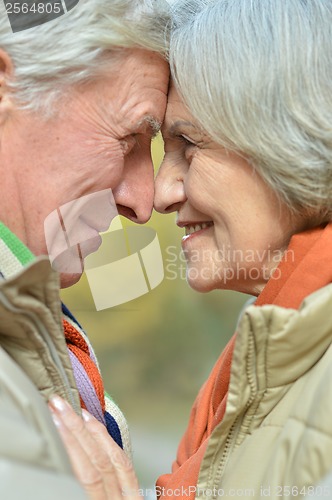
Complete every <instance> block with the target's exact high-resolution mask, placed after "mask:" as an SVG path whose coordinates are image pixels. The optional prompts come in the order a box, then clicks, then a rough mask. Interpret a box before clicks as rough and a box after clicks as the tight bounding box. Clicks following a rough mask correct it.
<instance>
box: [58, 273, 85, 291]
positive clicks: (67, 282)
mask: <svg viewBox="0 0 332 500" xmlns="http://www.w3.org/2000/svg"><path fill="white" fill-rule="evenodd" d="M82 274H83V273H75V274H74V273H72V274H70V273H61V274H60V288H68V287H70V286H72V285H75V283H77V282H78V281H79V280H80V279H81V276H82Z"/></svg>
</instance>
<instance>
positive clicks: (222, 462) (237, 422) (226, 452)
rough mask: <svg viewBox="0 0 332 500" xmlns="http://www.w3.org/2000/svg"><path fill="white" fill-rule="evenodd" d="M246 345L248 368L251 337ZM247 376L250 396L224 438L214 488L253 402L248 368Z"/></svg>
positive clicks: (252, 343)
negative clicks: (240, 414)
mask: <svg viewBox="0 0 332 500" xmlns="http://www.w3.org/2000/svg"><path fill="white" fill-rule="evenodd" d="M248 343H249V349H248V363H247V367H249V366H252V363H253V358H254V341H253V338H252V335H249V338H248ZM247 376H248V381H249V385H250V386H251V395H250V397H249V399H248V401H247V403H246V405H245V407H244V409H243V413H242V417H240V416H239V415H238V416H237V417H236V418H235V420H234V422H233V424H232V426H231V428H230V430H229V433H228V436H227V438H226V442H225V447H224V451H223V454H222V457H221V460H220V465H219V467H218V474H217V476H216V479H215V482H214V486H217V484H219V482H220V480H221V478H222V476H223V473H224V471H225V468H226V464H227V461H228V457H229V455H230V452H231V450H232V448H233V446H234V438H235V435H236V434H237V433H238V430H239V429H241V425H242V423H243V420H244V416H245V413H246V410H247V409H248V408H249V406H250V405H251V404H252V403H253V401H254V400H255V393H256V392H257V391H255V387H254V383H253V380H252V376H251V374H250V373H249V368H248V373H247Z"/></svg>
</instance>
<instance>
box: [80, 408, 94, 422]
mask: <svg viewBox="0 0 332 500" xmlns="http://www.w3.org/2000/svg"><path fill="white" fill-rule="evenodd" d="M82 417H83V420H85V422H91V420H92V416H91V415H90V413H89V412H88V411H86V410H84V409H83V410H82Z"/></svg>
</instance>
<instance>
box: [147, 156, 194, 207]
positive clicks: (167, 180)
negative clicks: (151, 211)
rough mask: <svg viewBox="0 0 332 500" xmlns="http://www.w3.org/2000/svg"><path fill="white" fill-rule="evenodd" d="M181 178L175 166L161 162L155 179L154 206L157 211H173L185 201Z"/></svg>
mask: <svg viewBox="0 0 332 500" xmlns="http://www.w3.org/2000/svg"><path fill="white" fill-rule="evenodd" d="M183 180H184V179H183V175H182V173H181V172H179V171H178V169H176V167H173V168H172V166H171V165H167V164H166V163H165V161H164V162H163V164H162V165H161V167H160V169H159V172H158V174H157V177H156V179H155V196H154V208H155V210H157V212H160V213H162V214H168V213H170V212H175V211H177V210H178V209H179V207H180V206H181V205H182V203H184V202H185V201H186V199H187V198H186V194H185V190H184V183H183Z"/></svg>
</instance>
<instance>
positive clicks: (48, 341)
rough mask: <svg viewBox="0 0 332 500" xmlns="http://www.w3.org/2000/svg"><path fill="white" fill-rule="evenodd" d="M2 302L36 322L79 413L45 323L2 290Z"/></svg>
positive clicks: (0, 293) (77, 411) (72, 402)
mask: <svg viewBox="0 0 332 500" xmlns="http://www.w3.org/2000/svg"><path fill="white" fill-rule="evenodd" d="M0 302H1V303H2V304H3V306H4V307H6V308H7V309H8V310H9V311H11V312H13V313H15V314H21V315H23V316H26V317H28V318H29V319H30V321H32V323H34V325H35V327H36V328H37V330H38V332H39V333H40V334H41V336H42V338H43V339H44V340H45V342H46V344H47V347H48V348H49V350H50V353H51V357H52V359H53V362H54V364H55V366H56V367H57V368H58V370H59V372H60V375H61V377H62V379H63V382H64V387H65V390H66V393H67V396H68V400H69V401H70V403H71V405H72V407H73V408H74V410H75V411H76V413H79V408H78V407H77V404H76V402H75V399H74V397H73V395H72V393H71V388H70V384H69V380H68V377H67V374H66V371H65V369H64V367H63V365H62V363H61V360H60V356H59V353H58V352H57V350H56V348H55V346H54V343H53V341H52V339H51V337H50V335H49V333H48V331H47V329H46V328H45V326H44V325H43V323H42V322H41V321H40V320H39V318H38V316H37V315H36V314H35V313H33V312H31V311H25V310H22V309H19V308H18V307H15V306H13V305H12V304H11V303H10V302H9V300H8V299H7V297H6V296H5V295H4V293H3V292H0Z"/></svg>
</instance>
